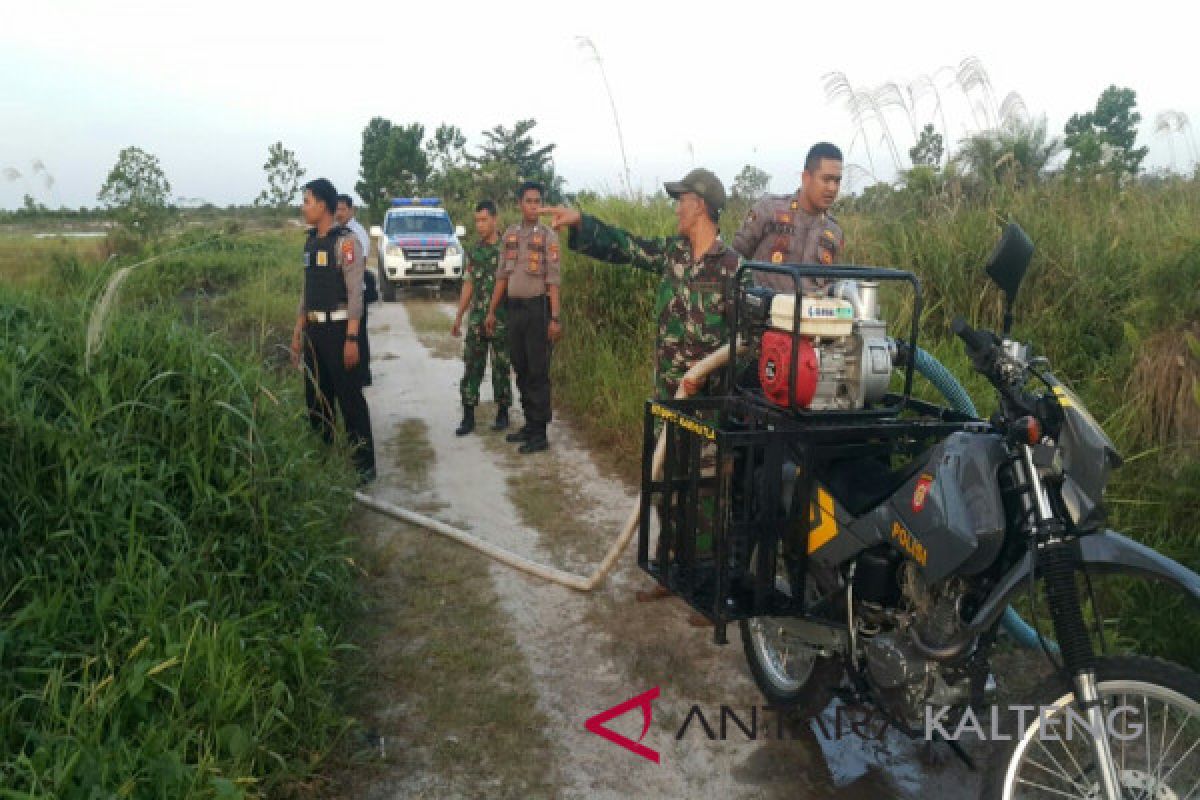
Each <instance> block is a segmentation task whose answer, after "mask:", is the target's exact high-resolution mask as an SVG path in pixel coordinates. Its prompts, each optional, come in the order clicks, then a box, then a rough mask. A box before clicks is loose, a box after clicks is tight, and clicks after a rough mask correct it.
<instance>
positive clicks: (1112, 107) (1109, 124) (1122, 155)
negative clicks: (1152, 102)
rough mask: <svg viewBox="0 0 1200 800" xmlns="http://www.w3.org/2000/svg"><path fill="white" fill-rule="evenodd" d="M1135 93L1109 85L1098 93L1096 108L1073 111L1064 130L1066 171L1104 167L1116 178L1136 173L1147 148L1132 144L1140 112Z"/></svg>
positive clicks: (1139, 120) (1139, 169) (1135, 135)
mask: <svg viewBox="0 0 1200 800" xmlns="http://www.w3.org/2000/svg"><path fill="white" fill-rule="evenodd" d="M1136 106H1137V93H1136V92H1135V91H1134V90H1133V89H1119V88H1117V87H1116V86H1109V87H1108V88H1107V89H1105V90H1104V91H1103V92H1101V94H1100V98H1099V99H1098V100H1097V101H1096V108H1095V109H1093V110H1092V111H1088V112H1086V113H1083V114H1072V115H1071V118H1070V119H1069V120H1067V124H1066V127H1065V128H1064V129H1063V132H1064V133H1065V134H1066V139H1065V143H1066V146H1067V147H1068V148H1070V150H1071V155H1070V157H1069V158H1068V159H1067V171H1068V172H1074V173H1078V172H1086V171H1088V170H1094V169H1104V170H1108V171H1110V172H1112V173H1113V175H1114V176H1115V177H1116V178H1118V179H1119V178H1120V177H1121V176H1122V175H1131V176H1133V175H1137V174H1138V172H1140V171H1141V168H1142V159H1143V158H1145V157H1146V153H1147V152H1148V148H1146V147H1136V148H1135V147H1134V146H1133V145H1134V142H1135V141H1136V139H1137V126H1138V123H1139V122H1141V121H1142V115H1141V114H1140V113H1138V112H1137V111H1135V110H1134V109H1135V108H1136Z"/></svg>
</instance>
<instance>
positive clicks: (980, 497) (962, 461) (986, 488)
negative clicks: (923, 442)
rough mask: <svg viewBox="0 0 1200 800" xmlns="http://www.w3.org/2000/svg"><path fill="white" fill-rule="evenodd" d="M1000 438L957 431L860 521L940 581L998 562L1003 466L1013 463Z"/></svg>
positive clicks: (1002, 527)
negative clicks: (1008, 461)
mask: <svg viewBox="0 0 1200 800" xmlns="http://www.w3.org/2000/svg"><path fill="white" fill-rule="evenodd" d="M1007 457H1008V456H1007V451H1006V450H1005V448H1004V443H1003V441H1002V440H1001V439H1000V437H999V436H995V435H993V434H983V433H964V432H960V433H954V434H951V435H950V436H948V437H946V439H945V440H944V441H942V442H940V443H939V444H938V445H937V446H935V447H934V448H933V451H932V452H931V453H930V457H929V460H928V461H927V462H926V463H925V465H924V467H923V468H922V469H920V470H918V471H917V472H916V473H915V474H914V475H912V477H910V478H909V479H908V481H906V482H905V483H904V484H903V485H902V486H901V487H900V488H899V489H898V490H897V491H896V492H895V493H894V494H893V495H892V496H891V498H890V499H889V500H887V501H886V502H885V503H883V504H882V505H880V506H879V507H878V508H876V509H875V510H874V511H872V512H870V513H869V514H867V515H865V516H864V517H862V518H861V519H859V520H858V521H857V523H856V524H855V525H854V526H853V527H856V528H859V529H860V532H861V534H866V533H867V530H866V529H868V528H870V529H873V533H875V535H876V536H878V537H879V538H881V539H883V540H885V541H888V542H890V543H891V545H892V546H893V547H895V548H896V549H897V550H899V551H900V552H902V553H904V555H905V556H907V557H908V558H910V559H912V560H913V561H915V562H916V563H917V565H918V566H920V567H921V570H922V572H923V573H924V575H925V578H926V580H928V581H931V582H934V581H939V580H942V579H944V578H947V577H949V576H950V575H952V574H962V575H973V574H976V573H978V572H981V571H983V570H984V569H986V568H987V567H989V566H991V564H992V562H993V561H995V560H996V557H997V556H998V555H999V554H1000V549H1001V547H1002V546H1003V544H1004V530H1005V518H1004V503H1003V500H1002V499H1001V496H1000V486H999V479H998V477H997V470H998V469H999V468H1000V466H1001V465H1002V464H1004V462H1005V461H1006V460H1007Z"/></svg>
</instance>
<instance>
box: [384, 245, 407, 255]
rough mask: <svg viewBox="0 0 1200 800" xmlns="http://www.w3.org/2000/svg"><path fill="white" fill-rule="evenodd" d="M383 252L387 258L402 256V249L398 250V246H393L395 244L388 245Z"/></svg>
mask: <svg viewBox="0 0 1200 800" xmlns="http://www.w3.org/2000/svg"><path fill="white" fill-rule="evenodd" d="M384 252H386V253H387V254H388V255H389V256H402V255H404V251H403V250H402V249H400V246H399V245H395V244H389V245H388V246H387V249H386V250H385V251H384Z"/></svg>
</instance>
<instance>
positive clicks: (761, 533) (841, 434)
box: [637, 262, 986, 644]
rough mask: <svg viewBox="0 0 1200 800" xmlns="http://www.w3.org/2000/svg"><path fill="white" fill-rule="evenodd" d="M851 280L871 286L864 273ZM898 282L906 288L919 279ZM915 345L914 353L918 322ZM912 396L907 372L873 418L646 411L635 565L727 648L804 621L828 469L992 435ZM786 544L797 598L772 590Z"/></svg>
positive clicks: (731, 403) (730, 409)
mask: <svg viewBox="0 0 1200 800" xmlns="http://www.w3.org/2000/svg"><path fill="white" fill-rule="evenodd" d="M748 266H750V267H754V268H757V267H758V266H759V265H758V264H755V263H753V262H751V263H750V264H749V265H748ZM763 266H766V267H770V268H771V270H772V271H782V272H787V273H791V274H793V275H794V276H795V277H796V278H797V282H798V279H799V278H800V277H806V276H815V277H822V276H825V275H828V274H834V275H836V276H837V277H851V274H848V273H850V271H849V270H847V269H846V268H834V269H829V268H820V267H805V268H796V267H789V266H784V267H777V266H776V265H763ZM885 272H890V273H892V275H891V276H890V277H892V278H893V279H895V278H896V277H897V274H896V272H897V271H894V270H893V271H888V270H870V277H872V278H878V277H882V274H881V273H885ZM852 275H853V277H860V278H864V279H866V278H867V275H864V274H863V273H862V272H857V271H855V272H853V273H852ZM900 275H902V276H904V277H903V278H902V279H904V280H907V279H908V278H910V277H911V275H910V274H909V273H900ZM913 280H914V281H915V278H914V279H913ZM909 345H910V346H911V347H914V348H915V346H916V328H915V324H914V327H913V331H912V333H911V338H910V340H909ZM731 346H732V343H731ZM730 374H731V380H730V382H729V383H727V384H726V386H730V387H731V386H733V385H734V384H733V380H732V377H733V375H732V370H731V373H730ZM911 386H912V375H911V367H910V372H909V374H908V375H907V376H906V380H905V387H904V393H903V394H902V395H896V394H889V395H887V396H886V397H884V398H883V400H882V402H881V403H880V404H879V407H878V409H876V410H873V411H868V412H867V413H866V414H854V413H847V412H828V413H819V412H812V413H796V412H794V411H786V410H782V409H779V408H777V407H775V406H773V405H771V404H770V403H769V402H767V401H766V400H765V398H763V397H762V395H761V393H754V392H749V393H740V392H738V391H737V390H736V389H731V390H730V393H729V394H727V395H724V396H716V397H695V398H691V399H687V400H671V401H668V402H655V401H648V402H647V403H646V406H645V415H644V429H643V443H642V493H641V520H640V525H639V530H638V549H637V560H638V566H640V567H641V568H642V569H643V570H645V571H646V572H647V573H649V574H650V575H651V576H652V577H653V578H654V579H655V580H656V581H657V582H658V583H659V584H661V585H662V586H664V587H665V588H667V589H669V590H670V591H671V592H673V593H674V594H677V595H679V596H680V597H682V598H683V599H684V600H686V601H687V603H688V604H689V605H691V606H692V608H694V609H695V610H696V611H698V612H700V613H701V614H703V615H704V616H705V617H707V618H708V619H709V620H711V621H712V622H713V624H714V640H715V641H716V642H717V643H718V644H724V643H726V641H727V637H726V626H727V624H728V623H729V622H733V621H737V620H741V619H748V618H751V617H758V616H802V615H804V614H805V613H806V609H805V607H804V605H803V603H802V602H800V601H798V600H794V599H793V597H795V598H803V597H805V594H804V583H803V582H804V573H805V564H804V563H803V560H804V559H805V558H807V554H808V536H809V533H810V532H811V530H812V528H813V525H814V522H815V520H814V519H813V518H812V507H813V503H814V501H815V500H816V484H817V480H816V476H819V475H820V474H821V468H822V465H824V464H827V463H829V462H830V461H831V460H833V459H835V458H837V459H845V458H849V457H857V456H861V457H867V456H870V455H885V454H890V453H908V454H911V455H914V456H915V455H916V453H918V452H920V451H922V450H924V449H925V448H926V447H927V446H928V445H929V444H930V443H931V442H932V441H935V440H939V439H942V438H945V437H946V436H948V435H950V434H951V433H954V432H955V431H960V430H967V429H979V427H980V426H985V425H986V423H982V422H980V421H979V420H977V419H973V418H971V417H969V416H967V415H964V414H960V413H958V412H956V411H954V410H952V409H949V408H945V407H942V406H938V405H934V404H931V403H926V402H923V401H920V400H916V399H914V398H912V397H911ZM659 425H661V426H662V428H663V435H664V436H665V453H664V456H665V457H664V460H663V472H662V475H661V476H660V477H658V478H656V477H655V476H654V475H653V474H652V469H653V460H654V453H655V449H656V447H657V443H658V435H657V432H656V428H657V427H658V426H659ZM785 464H786V465H789V466H794V467H795V468H796V469H795V471H794V473H793V474H794V475H795V476H796V478H795V482H794V483H793V484H789V485H785V477H784V475H785V470H784V467H785ZM706 468H707V469H706ZM756 476H760V477H756ZM761 476H769V477H767V478H765V479H764V478H763V477H761ZM756 481H757V483H756ZM789 494H792V496H791V497H789V496H787V495H789ZM806 500H807V502H806ZM652 510H653V511H656V512H657V515H658V516H659V519H660V532H659V537H658V543H657V546H656V548H655V552H654V553H651V552H650V519H651V517H652V516H654V514H653V513H652ZM706 515H707V520H706V519H705V516H706ZM787 535H790V536H793V537H798V538H795V539H793V540H792V541H794V542H795V544H796V547H795V552H796V553H797V554H798V555H799V557H800V559H801V560H800V562H799V563H798V564H795V565H794V567H795V569H794V572H791V573H789V576H788V577H789V584H790V586H791V588H792V596H788V595H787V594H785V593H784V592H782V591H779V590H778V589H777V588H776V585H775V583H776V582H775V576H776V554H777V550H778V545H779V542H780V540H781V538H782V537H784V536H787ZM705 537H708V538H710V539H711V543H710V546H709V547H707V548H705V547H702V546H701V540H702V539H703V538H705Z"/></svg>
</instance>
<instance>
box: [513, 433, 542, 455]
mask: <svg viewBox="0 0 1200 800" xmlns="http://www.w3.org/2000/svg"><path fill="white" fill-rule="evenodd" d="M549 449H550V441H549V440H548V439H547V438H546V432H545V431H544V430H543V431H530V432H529V438H528V439H526V440H525V443H524V444H523V445H521V446H520V447H519V448H517V452H518V453H521V454H522V455H529V454H530V453H540V452H542V451H543V450H549Z"/></svg>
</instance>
